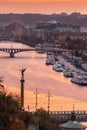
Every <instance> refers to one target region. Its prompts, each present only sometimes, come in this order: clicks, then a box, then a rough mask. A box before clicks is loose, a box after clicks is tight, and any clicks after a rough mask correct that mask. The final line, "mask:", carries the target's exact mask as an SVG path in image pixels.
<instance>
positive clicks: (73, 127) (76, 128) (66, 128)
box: [60, 111, 86, 130]
mask: <svg viewBox="0 0 87 130" xmlns="http://www.w3.org/2000/svg"><path fill="white" fill-rule="evenodd" d="M85 128H86V126H84V125H82V124H80V123H79V122H78V121H77V120H76V113H75V111H72V113H71V120H70V121H68V122H66V123H64V124H61V125H60V129H61V130H84V129H85Z"/></svg>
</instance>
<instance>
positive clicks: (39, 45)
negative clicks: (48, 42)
mask: <svg viewBox="0 0 87 130" xmlns="http://www.w3.org/2000/svg"><path fill="white" fill-rule="evenodd" d="M35 49H36V51H37V52H38V53H40V54H43V53H45V51H44V50H43V47H42V45H41V44H37V45H36V46H35ZM40 49H41V50H40Z"/></svg>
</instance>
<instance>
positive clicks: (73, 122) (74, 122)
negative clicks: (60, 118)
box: [60, 121, 86, 129]
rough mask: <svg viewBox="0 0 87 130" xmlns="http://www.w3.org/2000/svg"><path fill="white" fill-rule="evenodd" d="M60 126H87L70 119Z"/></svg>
mask: <svg viewBox="0 0 87 130" xmlns="http://www.w3.org/2000/svg"><path fill="white" fill-rule="evenodd" d="M60 127H63V128H72V129H74V128H86V126H84V125H82V124H80V123H79V122H78V121H68V122H67V123H64V124H62V125H60Z"/></svg>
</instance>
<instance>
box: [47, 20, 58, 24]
mask: <svg viewBox="0 0 87 130" xmlns="http://www.w3.org/2000/svg"><path fill="white" fill-rule="evenodd" d="M47 23H50V24H57V21H56V20H50V21H48V22H47Z"/></svg>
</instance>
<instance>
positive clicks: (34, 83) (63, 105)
mask: <svg viewBox="0 0 87 130" xmlns="http://www.w3.org/2000/svg"><path fill="white" fill-rule="evenodd" d="M4 47H6V48H30V47H28V46H27V45H23V44H21V43H14V42H1V43H0V48H4ZM45 61H46V54H38V53H36V52H20V53H17V54H15V58H9V54H8V53H6V52H0V76H3V84H4V85H5V88H6V89H7V91H11V92H14V93H18V94H20V78H21V72H20V71H19V69H21V68H26V71H25V75H24V77H25V108H27V106H28V105H29V107H30V111H33V110H35V92H36V88H37V89H38V101H37V102H38V108H39V107H43V108H45V109H46V110H47V105H48V100H47V98H46V97H47V95H48V91H50V93H51V97H50V110H55V111H58V110H72V109H73V104H74V107H75V109H76V110H81V109H83V110H87V86H85V87H81V86H78V85H75V84H73V83H71V82H70V79H69V78H65V77H64V76H63V74H62V73H58V72H55V71H54V70H53V69H52V66H46V65H45Z"/></svg>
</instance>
